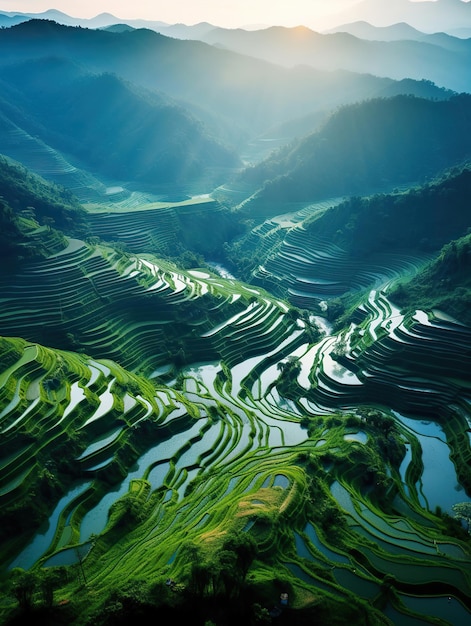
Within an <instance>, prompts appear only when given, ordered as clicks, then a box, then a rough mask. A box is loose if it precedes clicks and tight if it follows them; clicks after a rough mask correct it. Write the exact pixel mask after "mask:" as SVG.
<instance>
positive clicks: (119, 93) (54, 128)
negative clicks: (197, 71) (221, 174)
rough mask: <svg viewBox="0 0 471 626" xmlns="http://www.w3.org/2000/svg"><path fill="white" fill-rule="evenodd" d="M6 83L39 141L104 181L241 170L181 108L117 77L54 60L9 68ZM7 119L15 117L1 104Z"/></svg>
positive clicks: (2, 74) (0, 73) (155, 180)
mask: <svg viewBox="0 0 471 626" xmlns="http://www.w3.org/2000/svg"><path fill="white" fill-rule="evenodd" d="M0 79H1V80H2V81H3V83H4V84H6V85H8V87H9V88H10V89H11V90H15V101H16V104H17V107H21V110H22V113H23V115H24V119H25V120H27V119H28V120H34V121H35V123H36V128H35V132H36V135H39V136H40V137H41V139H42V140H43V141H45V142H46V143H47V144H48V145H50V146H51V147H53V148H54V149H57V150H60V151H61V152H64V153H66V154H69V155H72V156H73V157H74V158H75V159H76V161H77V162H78V163H81V164H82V166H83V167H85V168H86V169H88V170H90V171H94V172H98V173H101V174H102V175H103V176H105V177H108V178H112V179H118V180H139V181H141V182H142V183H146V184H151V183H152V184H153V185H158V184H161V183H163V182H165V183H166V184H168V183H172V182H174V183H177V182H179V181H180V182H181V181H182V180H183V179H184V180H185V181H189V180H195V179H197V178H201V176H203V175H205V173H206V171H207V170H208V168H215V167H218V168H224V167H234V166H236V165H238V159H237V157H236V156H235V154H234V153H233V152H231V151H229V150H228V149H227V148H225V147H224V146H223V145H222V144H220V143H219V141H217V140H216V139H215V138H214V137H210V136H209V134H207V132H206V131H205V128H204V126H203V124H202V123H201V122H200V121H199V120H197V119H196V118H194V117H193V116H192V115H191V114H190V113H189V112H188V111H186V110H185V109H184V108H183V107H182V106H179V105H177V104H176V103H175V102H171V101H170V100H169V99H168V98H165V97H163V96H161V95H160V96H159V95H158V94H156V93H154V92H148V91H146V90H144V89H142V88H140V89H137V88H135V87H133V86H132V85H131V84H126V83H125V82H124V81H122V80H121V79H119V78H118V77H117V76H115V75H113V74H90V73H89V72H87V71H86V70H84V68H83V67H80V66H78V65H77V64H75V63H73V62H72V61H69V60H67V59H60V58H59V59H58V58H50V57H49V58H43V59H39V60H37V61H26V62H21V63H19V64H13V65H10V66H8V67H5V66H4V67H3V68H1V69H0ZM10 100H11V98H10ZM0 112H2V113H3V115H4V117H8V115H9V110H8V108H7V107H6V106H3V107H2V106H1V102H0ZM9 119H10V120H11V119H12V118H11V117H10V118H9ZM20 121H21V120H20ZM15 122H18V115H17V116H16V119H15ZM30 128H31V126H30V124H28V125H27V126H26V127H25V129H26V130H30Z"/></svg>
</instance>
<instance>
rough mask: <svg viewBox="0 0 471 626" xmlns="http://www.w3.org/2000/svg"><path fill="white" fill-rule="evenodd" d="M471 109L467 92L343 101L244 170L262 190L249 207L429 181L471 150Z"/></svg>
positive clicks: (246, 179) (270, 207)
mask: <svg viewBox="0 0 471 626" xmlns="http://www.w3.org/2000/svg"><path fill="white" fill-rule="evenodd" d="M470 109H471V97H470V96H469V95H467V94H462V95H459V96H453V97H451V98H450V99H449V100H446V101H442V102H435V101H432V100H426V99H423V98H415V97H411V96H397V97H394V98H389V99H385V98H382V99H374V100H370V101H367V102H362V103H359V104H353V105H349V106H345V107H341V108H340V109H339V110H338V111H336V112H335V113H333V114H332V116H331V117H330V118H329V119H328V120H327V121H326V123H325V124H324V126H323V127H322V128H321V129H320V130H319V131H318V132H316V133H314V134H311V135H309V136H307V137H305V138H302V139H299V140H298V141H295V142H293V143H292V144H291V145H289V146H287V147H284V148H281V149H280V150H279V151H278V152H275V153H274V154H273V155H271V156H270V157H269V158H268V159H266V160H265V161H263V162H262V163H259V164H257V165H255V166H253V167H251V168H248V169H246V170H244V171H243V172H242V173H241V174H240V177H239V178H238V182H239V183H241V184H244V185H247V186H248V187H249V188H251V189H252V190H253V191H255V194H254V195H253V197H251V198H250V200H249V201H248V202H246V203H244V205H243V207H242V209H243V211H244V212H245V213H246V214H250V213H251V212H254V213H257V212H262V213H263V214H265V215H268V214H270V212H271V213H272V214H273V213H276V212H279V208H280V205H281V204H283V203H295V202H308V201H309V200H317V199H321V198H325V197H329V196H341V195H364V194H366V193H370V192H371V190H375V191H383V190H386V191H387V190H392V188H393V187H394V186H403V185H411V184H415V183H416V182H422V181H424V180H425V179H426V178H427V177H433V176H435V175H436V174H438V173H439V172H440V171H441V170H442V169H444V168H445V167H448V166H450V165H452V164H454V163H460V162H461V161H463V160H464V159H466V158H467V157H469V155H470V154H471V141H470V139H469V138H470V137H471V133H470V119H471V118H470V114H469V113H470ZM257 189H258V190H257Z"/></svg>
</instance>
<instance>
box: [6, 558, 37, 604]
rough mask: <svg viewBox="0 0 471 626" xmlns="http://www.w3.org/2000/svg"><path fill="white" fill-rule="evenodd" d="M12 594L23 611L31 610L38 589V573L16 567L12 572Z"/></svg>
mask: <svg viewBox="0 0 471 626" xmlns="http://www.w3.org/2000/svg"><path fill="white" fill-rule="evenodd" d="M11 576H12V593H13V595H14V596H15V598H16V599H17V600H18V604H19V606H20V607H21V608H22V609H26V610H28V609H30V608H31V607H32V605H33V594H34V591H35V588H36V582H37V581H36V573H35V572H30V571H25V570H24V569H22V568H21V567H16V568H15V569H13V570H12V572H11Z"/></svg>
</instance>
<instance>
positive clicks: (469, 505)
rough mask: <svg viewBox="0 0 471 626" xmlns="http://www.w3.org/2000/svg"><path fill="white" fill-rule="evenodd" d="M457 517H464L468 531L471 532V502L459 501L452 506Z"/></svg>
mask: <svg viewBox="0 0 471 626" xmlns="http://www.w3.org/2000/svg"><path fill="white" fill-rule="evenodd" d="M452 509H453V511H454V513H455V518H456V519H462V520H464V521H465V522H466V523H467V530H468V533H470V534H471V528H470V526H471V502H458V503H457V504H454V505H453V506H452Z"/></svg>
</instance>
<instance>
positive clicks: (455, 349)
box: [0, 218, 471, 624]
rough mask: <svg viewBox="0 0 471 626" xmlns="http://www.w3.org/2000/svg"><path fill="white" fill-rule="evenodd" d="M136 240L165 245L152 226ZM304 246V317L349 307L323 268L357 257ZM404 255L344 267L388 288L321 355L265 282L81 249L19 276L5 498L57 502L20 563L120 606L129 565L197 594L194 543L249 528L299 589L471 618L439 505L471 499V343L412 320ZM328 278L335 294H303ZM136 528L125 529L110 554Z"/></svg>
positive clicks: (297, 280) (4, 378) (429, 322)
mask: <svg viewBox="0 0 471 626" xmlns="http://www.w3.org/2000/svg"><path fill="white" fill-rule="evenodd" d="M103 219H104V218H103ZM265 228H267V229H268V230H267V234H268V236H269V232H270V229H271V228H273V229H276V228H277V226H276V225H273V226H272V227H270V228H268V226H265ZM129 237H130V238H134V239H136V238H137V239H139V238H143V239H142V245H146V243H147V242H146V241H145V237H146V233H145V231H144V229H142V230H141V227H140V225H139V220H137V221H136V225H135V229H134V230H130V231H129ZM302 237H303V233H302V229H299V230H298V229H295V230H294V231H292V235H291V236H290V237H289V238H288V237H287V238H286V239H285V240H284V242H283V246H282V248H281V250H280V253H279V255H278V256H277V257H276V258H274V259H272V260H270V263H267V268H268V269H270V268H271V269H270V271H273V272H276V274H277V275H278V276H283V277H288V279H289V280H290V282H289V284H290V289H292V290H293V293H295V292H296V293H297V287H299V285H300V284H301V283H302V284H303V290H302V295H300V296H299V299H300V300H301V301H303V302H304V301H306V299H308V298H309V297H310V294H311V293H312V294H317V295H318V294H319V293H320V291H322V292H323V293H324V294H326V293H327V292H328V293H335V290H336V289H337V287H335V286H332V284H330V286H327V285H326V284H324V286H323V288H322V289H321V287H320V285H322V280H323V278H322V271H321V270H320V269H319V268H320V267H321V265H322V262H323V261H325V260H326V259H328V260H329V263H330V264H331V265H332V266H334V267H335V261H337V262H338V263H339V266H340V265H341V263H340V257H341V255H340V253H338V251H336V250H333V249H332V248H330V249H329V248H328V247H327V246H326V245H325V244H324V248H323V249H322V250H323V251H322V252H321V251H319V250H318V251H317V252H316V251H313V252H312V253H308V252H306V249H307V248H306V246H305V245H304V246H303V243H302ZM314 248H316V246H314V247H313V248H312V249H314ZM310 249H311V248H310ZM389 261H390V263H389V264H388V266H387V270H384V271H383V270H382V269H381V268H380V269H378V268H379V266H378V268H372V269H371V270H370V273H369V274H368V276H365V277H363V276H360V274H361V272H357V273H355V272H356V270H355V268H353V270H352V273H351V275H350V276H346V270H345V268H344V269H339V270H338V272H337V273H336V272H335V271H334V270H332V273H331V274H329V276H330V279H329V280H330V282H331V283H336V282H338V283H339V284H341V285H342V286H341V289H345V287H348V285H355V284H357V283H358V285H360V284H363V282H362V281H365V282H369V283H370V284H371V283H374V285H375V288H374V289H372V290H371V291H370V292H369V296H368V298H366V299H365V301H364V303H363V304H362V305H361V306H360V307H359V308H358V310H357V312H356V315H355V320H356V322H355V323H352V325H351V326H350V327H349V328H346V329H343V330H342V331H340V332H338V333H337V334H332V333H331V331H330V329H329V327H328V325H327V324H325V325H324V329H325V330H326V331H327V332H326V333H325V334H324V335H323V336H322V337H321V338H320V339H319V341H318V342H316V343H310V341H309V339H308V334H307V332H306V321H305V319H303V318H301V317H300V316H299V314H297V313H296V312H295V311H293V310H292V308H291V307H290V306H289V305H288V304H286V302H283V301H280V300H278V299H276V298H274V297H273V296H271V295H269V294H268V293H267V292H266V291H264V290H263V289H261V288H259V287H254V286H249V285H246V284H242V283H238V282H237V281H235V280H225V279H222V278H221V277H220V276H217V275H215V274H212V273H210V272H209V271H207V270H192V271H188V272H184V271H182V270H178V269H177V268H176V267H175V266H174V265H172V264H171V263H168V262H164V261H161V260H159V259H156V258H154V257H151V256H150V255H146V256H142V257H141V256H137V255H124V256H123V255H120V254H118V253H117V252H115V251H114V250H113V249H111V248H106V247H103V246H99V247H93V246H90V245H87V244H85V243H84V242H81V241H78V240H70V243H69V246H68V247H67V248H66V249H64V250H63V251H62V252H61V253H59V254H55V255H52V256H50V257H49V258H48V259H47V260H45V261H43V262H40V263H34V264H30V265H25V266H24V267H23V268H22V270H21V271H18V273H17V274H16V275H15V276H10V277H5V278H3V279H2V283H1V284H0V288H1V311H0V328H1V332H2V335H3V339H2V340H1V342H2V370H1V372H0V432H1V439H0V450H1V456H0V458H1V459H2V461H1V472H0V504H1V505H2V507H12V506H15V505H16V504H19V503H21V502H23V501H24V499H25V498H27V495H28V492H29V490H30V488H31V485H34V489H41V490H44V491H43V493H44V494H45V497H46V498H49V499H50V501H51V502H54V505H53V506H51V508H50V510H49V512H48V524H47V528H46V529H45V530H44V528H41V529H39V528H38V530H37V532H36V534H34V535H33V536H30V537H29V539H28V541H27V542H26V543H25V539H24V536H21V534H19V536H18V538H17V539H15V538H12V540H11V541H9V542H7V543H6V544H5V546H4V549H3V553H2V556H3V561H2V566H3V567H4V568H7V569H8V568H9V569H11V568H13V567H17V566H19V567H23V568H31V567H39V566H46V567H48V566H52V565H55V564H59V563H63V564H68V565H70V566H71V567H75V568H77V567H78V565H77V564H78V560H79V558H80V561H81V562H80V565H81V567H82V568H84V569H83V571H84V572H85V573H86V580H87V584H89V585H92V586H93V588H94V590H95V592H96V593H100V590H104V589H106V588H107V586H109V585H111V584H112V581H113V580H116V579H118V578H119V579H126V578H127V577H129V575H130V574H129V573H130V571H131V572H132V575H133V576H134V577H136V578H141V579H148V578H150V577H155V576H159V575H160V576H168V575H171V576H172V577H174V578H176V579H178V577H179V576H180V575H181V574H182V573H183V572H184V571H185V567H186V561H185V558H186V557H185V550H184V547H185V546H188V545H189V544H191V543H195V544H200V545H203V546H204V545H212V543H213V542H217V540H218V537H221V536H224V534H225V533H227V532H228V531H229V530H239V531H242V532H250V533H252V534H253V536H254V537H255V538H256V541H257V544H258V548H259V550H260V554H261V555H265V556H270V559H271V561H272V562H273V567H274V569H276V572H277V575H278V576H280V577H282V578H283V579H285V580H289V581H290V584H291V585H292V586H293V589H295V590H296V589H297V590H298V594H299V596H302V595H303V594H304V593H308V592H309V593H310V594H313V596H314V597H315V596H316V594H317V595H318V594H327V595H329V596H333V597H335V598H338V599H339V601H347V602H349V601H355V602H356V601H358V599H359V598H360V599H361V600H362V601H365V602H367V603H369V605H371V606H381V607H382V609H381V610H383V611H384V612H385V614H388V613H389V614H390V615H393V614H394V615H395V616H396V617H397V616H399V618H398V619H404V620H406V621H404V623H443V624H445V623H451V624H460V623H463V622H460V621H459V620H460V619H463V616H466V617H467V618H470V617H471V592H470V589H471V568H470V563H471V552H470V547H469V542H465V541H463V540H458V539H453V538H452V537H450V536H447V535H446V534H444V532H443V523H442V518H441V517H440V516H439V515H436V514H435V513H436V510H435V507H436V506H440V507H441V508H442V510H443V511H444V512H446V513H449V514H451V513H452V511H451V510H450V508H451V505H452V504H453V503H454V502H461V501H464V500H469V498H468V497H467V496H466V492H465V491H464V487H466V488H467V489H468V490H469V488H470V487H471V477H470V475H469V467H470V465H471V448H470V437H469V433H468V432H467V429H469V427H470V425H471V414H470V407H471V397H470V394H471V388H470V386H469V364H470V363H469V355H470V354H471V330H470V329H468V328H466V327H464V326H462V325H460V324H459V323H457V322H455V321H453V320H447V319H443V318H442V317H440V316H439V314H438V313H437V314H436V315H435V316H433V315H426V314H425V313H424V312H416V313H415V314H414V315H410V316H403V315H402V314H401V312H400V311H399V310H397V309H396V308H395V307H394V306H393V305H392V304H391V303H390V302H389V301H388V297H387V285H388V281H390V280H391V279H392V278H393V277H394V276H395V275H398V274H400V273H401V272H403V271H404V268H406V267H408V266H409V265H410V264H413V263H414V262H415V261H414V260H411V259H399V258H397V259H390V260H389ZM308 265H309V267H310V268H311V270H312V272H313V274H312V275H315V276H316V277H319V278H316V279H315V280H316V281H317V282H316V283H315V282H314V279H313V282H312V283H307V282H304V283H303V282H302V276H303V272H304V271H305V268H306V267H307V266H308ZM301 268H303V269H301ZM311 270H310V271H311ZM354 274H355V276H353V275H354ZM289 277H290V278H289ZM325 281H327V275H326V277H325ZM381 281H382V284H381V286H378V283H380V282H381ZM309 284H312V285H314V284H315V286H314V287H312V291H311V290H310V287H309ZM300 292H301V290H300ZM19 337H21V338H22V339H19ZM64 342H68V344H69V348H70V349H69V350H64V349H58V347H59V346H61V345H64ZM46 346H47V347H46ZM75 346H80V351H79V352H78V351H74V347H75ZM293 363H295V364H296V366H297V369H296V370H295V377H294V380H291V381H290V382H289V384H288V383H287V379H286V372H288V371H289V367H288V366H289V365H290V364H293ZM378 414H379V415H381V416H382V417H381V420H380V421H379V422H378V418H377V415H378ZM385 415H387V416H388V418H389V420H390V421H389V422H388V421H386V420H385V418H384V416H385ZM375 416H376V418H375V419H373V418H374V417H375ZM420 420H428V421H429V423H434V424H439V425H440V432H439V433H438V434H437V432H436V431H433V432H432V431H428V430H426V431H423V429H422V430H421V428H420V426H419V425H420ZM415 423H417V428H414V424H415ZM383 424H386V426H387V428H386V430H384V428H385V426H383ZM388 424H389V425H388ZM392 424H393V425H394V426H392ZM427 437H428V438H429V440H430V441H432V440H436V441H438V439H439V440H440V442H441V443H440V446H439V450H440V454H441V455H442V456H441V459H440V461H441V462H442V463H444V464H445V466H446V470H447V472H448V474H447V475H449V476H452V477H454V479H453V484H452V485H449V491H447V493H446V494H444V493H443V490H442V493H439V492H436V491H435V490H434V481H433V479H431V478H430V474H429V472H430V471H432V472H433V469H432V470H430V468H429V467H428V466H427V468H425V467H424V464H423V459H425V458H428V456H427V455H428V454H429V452H428V449H427V444H428V440H427ZM437 438H438V439H437ZM445 457H447V458H445ZM59 477H60V479H61V484H62V487H63V489H62V492H61V491H60V490H59V489H57V490H56V491H55V489H56V488H57V482H56V481H57V478H59ZM456 487H458V490H457V489H456ZM453 490H454V491H453ZM450 492H451V496H450ZM445 495H446V497H444V496H445ZM123 519H125V520H127V524H128V526H127V528H128V531H127V532H126V535H125V536H123V537H120V538H119V539H118V540H116V541H113V542H110V541H108V540H107V537H109V536H118V537H119V533H118V535H116V534H115V535H113V533H116V532H117V531H116V529H117V528H119V524H120V520H121V521H122V520H123ZM130 520H131V521H132V523H131V522H130ZM385 581H386V582H385ZM388 581H389V582H388ZM386 583H387V584H386ZM71 584H72V586H73V585H80V584H81V583H80V582H79V581H77V582H75V579H74V583H71ZM392 590H393V591H392ZM69 592H70V589H69V591H68V593H69ZM448 597H451V598H452V603H451V604H450V605H449V606H448V612H447V615H446V616H445V617H444V618H443V619H442V621H441V622H433V620H432V621H430V615H434V611H435V609H434V608H433V607H434V606H435V605H434V602H435V601H437V600H440V599H443V598H448ZM411 598H415V599H420V600H421V601H422V603H421V604H416V605H413V606H412V604H411V603H410V602H409V600H410V599H411ZM380 599H382V600H381V602H380V601H379V600H380ZM427 615H428V616H429V617H427ZM407 620H409V621H407ZM398 623H401V622H398Z"/></svg>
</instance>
